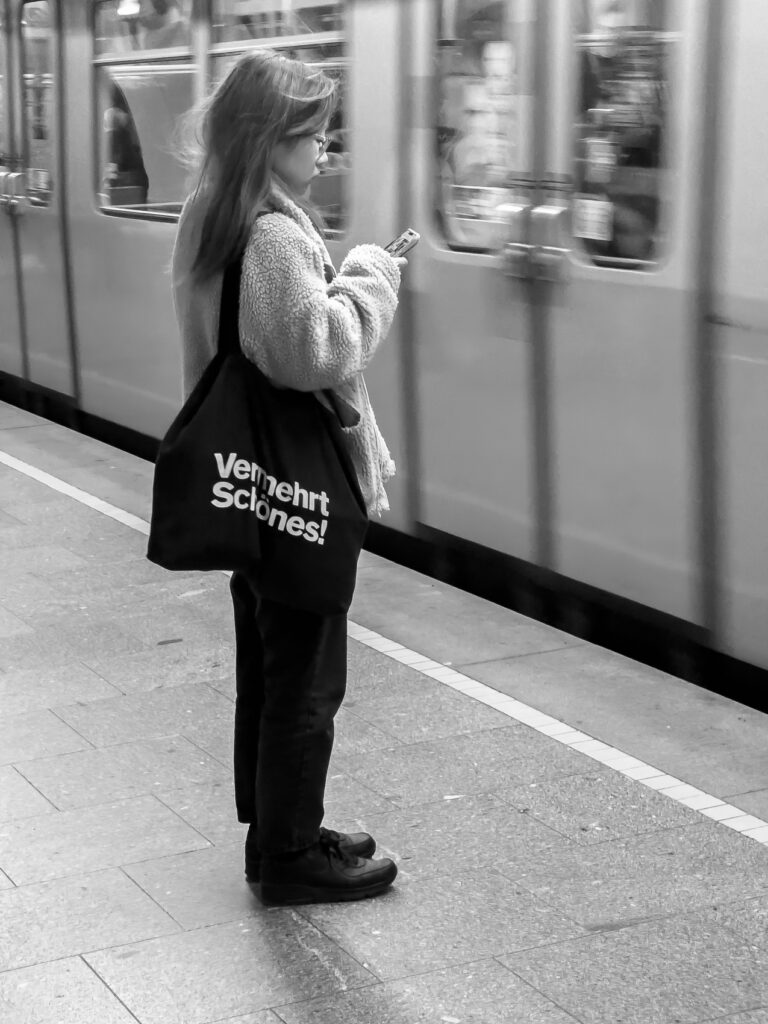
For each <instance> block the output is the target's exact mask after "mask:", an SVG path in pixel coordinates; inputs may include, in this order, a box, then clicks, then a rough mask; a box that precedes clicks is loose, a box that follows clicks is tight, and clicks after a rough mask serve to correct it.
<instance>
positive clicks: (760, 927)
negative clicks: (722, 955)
mask: <svg viewBox="0 0 768 1024" xmlns="http://www.w3.org/2000/svg"><path fill="white" fill-rule="evenodd" d="M705 914H706V916H708V917H711V918H712V919H713V920H714V921H716V922H717V923H718V924H720V925H722V926H723V927H724V928H729V929H730V930H731V931H732V932H735V933H736V935H738V936H739V938H741V939H743V940H744V941H745V942H749V943H750V944H751V945H753V946H760V947H762V948H763V949H767V950H768V896H764V897H762V898H758V899H754V900H747V901H746V902H743V903H739V902H737V903H725V904H723V905H721V906H716V907H713V908H712V910H709V911H705Z"/></svg>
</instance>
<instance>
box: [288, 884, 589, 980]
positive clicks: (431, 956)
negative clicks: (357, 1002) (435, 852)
mask: <svg viewBox="0 0 768 1024" xmlns="http://www.w3.org/2000/svg"><path fill="white" fill-rule="evenodd" d="M301 913H302V914H303V915H304V916H305V917H307V918H308V919H309V920H311V921H312V922H314V924H316V925H317V927H318V928H319V929H320V930H321V931H322V932H324V933H325V934H326V935H328V936H329V937H330V938H331V939H333V941H334V942H337V943H338V944H339V945H340V946H341V947H342V948H343V949H346V950H347V951H348V952H350V953H351V954H352V955H353V956H354V957H355V959H356V960H358V961H360V962H361V963H362V964H363V966H364V967H366V968H368V969H369V970H371V971H373V973H374V974H376V975H377V976H378V977H379V978H381V979H382V980H384V981H389V980H394V979H396V978H402V977H404V976H405V975H409V974H421V973H424V972H426V971H433V970H438V969H440V968H444V967H449V966H451V965H458V964H463V963H467V962H469V961H474V960H482V959H485V958H487V957H492V956H497V955H499V954H501V953H504V952H510V951H512V950H515V949H524V948H527V947H528V946H537V945H540V944H544V943H553V942H558V941H560V940H562V939H566V938H572V937H574V936H576V935H580V934H583V931H582V929H581V928H579V926H578V925H576V924H574V923H573V921H570V920H569V919H568V918H567V917H564V916H563V915H562V914H560V913H558V912H557V911H556V910H553V909H552V907H549V906H547V905H546V904H545V903H542V902H540V901H539V900H536V899H534V898H533V897H531V895H530V893H528V892H526V891H525V890H524V889H522V888H521V887H520V886H517V885H515V884H514V883H513V882H510V881H509V880H508V879H506V878H504V877H503V876H502V875H500V874H498V873H496V872H492V871H484V872H482V873H479V872H477V871H472V872H465V873H458V872H456V873H453V872H452V873H451V874H442V875H436V876H433V877H430V878H426V879H422V880H419V881H418V882H411V883H408V884H407V885H402V884H401V885H399V886H398V884H397V882H395V886H394V887H393V888H392V889H391V890H389V891H388V892H386V893H385V894H383V895H382V896H378V897H377V898H376V899H375V900H364V901H360V902H359V903H355V904H346V905H344V904H324V905H323V904H318V905H316V906H307V907H302V908H301Z"/></svg>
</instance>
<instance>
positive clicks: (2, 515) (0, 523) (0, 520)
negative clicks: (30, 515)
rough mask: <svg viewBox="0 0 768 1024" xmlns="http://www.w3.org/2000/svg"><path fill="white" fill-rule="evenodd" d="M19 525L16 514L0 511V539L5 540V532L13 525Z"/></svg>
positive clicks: (19, 521)
mask: <svg viewBox="0 0 768 1024" xmlns="http://www.w3.org/2000/svg"><path fill="white" fill-rule="evenodd" d="M16 526H21V520H20V519H17V518H16V516H12V515H10V514H9V513H8V512H0V529H1V530H2V534H0V539H2V540H3V541H4V540H5V534H6V533H8V532H9V531H10V530H11V529H13V527H16Z"/></svg>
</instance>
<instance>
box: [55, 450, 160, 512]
mask: <svg viewBox="0 0 768 1024" xmlns="http://www.w3.org/2000/svg"><path fill="white" fill-rule="evenodd" d="M111 461H112V460H111ZM146 466H147V469H146V470H145V471H144V472H143V473H141V472H136V471H135V470H133V469H126V468H125V467H123V466H119V465H111V464H110V465H109V467H108V468H102V467H101V466H100V467H99V468H98V469H96V468H95V467H82V468H78V469H73V470H71V472H69V473H68V474H67V480H68V481H69V482H70V483H71V484H73V485H74V486H75V487H79V488H80V489H81V490H83V491H87V492H88V494H93V495H95V496H96V497H97V498H101V499H102V501H108V502H109V503H110V504H112V505H116V506H117V508H121V509H123V510H124V511H126V512H130V513H132V514H133V515H135V516H139V517H140V518H141V519H147V518H148V514H149V509H150V508H151V505H152V476H151V473H149V475H147V471H149V470H151V466H150V465H149V464H148V463H147V464H146Z"/></svg>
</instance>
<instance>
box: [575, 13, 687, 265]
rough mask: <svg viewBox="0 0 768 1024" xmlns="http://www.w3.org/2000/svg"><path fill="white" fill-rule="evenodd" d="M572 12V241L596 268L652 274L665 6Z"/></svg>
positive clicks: (662, 136) (661, 160) (662, 147)
mask: <svg viewBox="0 0 768 1024" xmlns="http://www.w3.org/2000/svg"><path fill="white" fill-rule="evenodd" d="M672 2H674V0H672ZM576 6H577V7H578V8H579V9H578V10H576V9H574V11H575V15H576V19H577V20H576V23H575V26H574V30H575V31H574V37H575V44H576V49H577V58H578V59H577V61H576V73H577V75H578V82H577V88H576V90H575V91H574V92H575V95H576V97H577V109H576V115H575V132H574V138H575V150H574V190H575V195H574V205H573V230H574V235H575V236H576V237H577V238H579V239H580V241H581V245H582V249H583V252H584V254H585V255H586V256H587V257H588V258H590V259H591V260H592V262H593V263H595V264H597V265H602V266H613V267H619V268H622V267H623V268H627V269H636V270H648V269H652V268H653V267H654V266H655V264H656V262H657V261H658V259H659V257H660V255H661V249H662V248H663V243H664V237H663V212H664V202H665V198H666V197H665V185H666V183H667V180H668V178H667V176H668V174H669V169H668V166H667V133H668V129H669V120H668V119H669V104H668V93H669V71H670V63H671V57H672V47H673V45H674V36H673V34H672V33H671V32H670V31H669V30H668V18H669V14H670V6H671V3H670V0H584V2H583V3H582V4H580V5H576Z"/></svg>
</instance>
